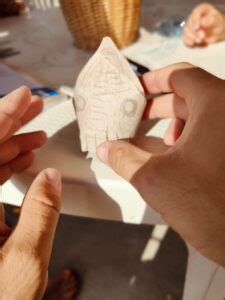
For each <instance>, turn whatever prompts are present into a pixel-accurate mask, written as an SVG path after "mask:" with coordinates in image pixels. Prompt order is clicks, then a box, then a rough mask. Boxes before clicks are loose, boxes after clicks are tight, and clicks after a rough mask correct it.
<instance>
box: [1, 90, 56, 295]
mask: <svg viewBox="0 0 225 300" xmlns="http://www.w3.org/2000/svg"><path fill="white" fill-rule="evenodd" d="M42 107H43V101H42V99H40V98H39V97H36V96H34V97H32V95H31V92H30V90H29V89H28V88H26V87H22V88H20V89H18V90H16V91H14V92H13V93H11V94H9V95H8V96H6V97H5V98H3V99H0V185H1V184H3V183H4V182H5V181H6V180H7V179H9V178H10V177H11V175H12V174H13V173H15V172H20V171H22V170H24V169H25V168H26V167H28V166H29V165H30V164H31V163H32V161H33V158H34V154H33V150H34V149H36V148H38V147H41V146H42V145H43V144H44V143H45V142H46V135H45V133H44V132H42V131H40V132H34V133H29V134H20V135H14V133H16V131H17V130H18V129H19V128H20V127H21V126H23V125H24V124H26V123H27V122H29V121H30V120H32V119H33V118H34V117H35V116H37V115H38V114H39V113H40V112H41V111H42ZM60 205H61V176H60V174H59V172H57V171H56V170H54V169H47V170H45V171H43V172H41V173H40V174H39V175H38V176H37V178H36V179H35V181H34V182H33V184H32V185H31V187H30V189H29V191H28V193H27V194H26V197H25V200H24V202H23V205H22V210H21V215H20V218H19V222H18V224H17V226H16V227H15V228H13V230H12V229H11V228H9V227H8V226H7V225H6V224H5V222H4V214H3V213H2V211H3V210H2V208H3V207H2V205H1V204H0V253H1V255H0V299H15V300H16V299H18V300H19V299H42V297H43V294H44V291H45V288H46V281H47V277H48V264H49V259H50V255H51V249H52V243H53V239H54V234H55V229H56V225H57V222H58V216H59V211H60Z"/></svg>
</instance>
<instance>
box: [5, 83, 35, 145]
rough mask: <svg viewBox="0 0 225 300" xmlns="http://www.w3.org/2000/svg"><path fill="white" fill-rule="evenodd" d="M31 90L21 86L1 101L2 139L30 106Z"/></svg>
mask: <svg viewBox="0 0 225 300" xmlns="http://www.w3.org/2000/svg"><path fill="white" fill-rule="evenodd" d="M30 101H31V91H30V90H29V88H27V87H25V86H24V87H21V88H19V89H17V90H15V91H13V92H12V93H10V94H8V95H7V96H5V97H4V98H3V99H1V101H0V129H1V130H0V141H1V140H2V139H3V138H4V137H5V136H6V135H7V133H8V132H9V131H10V129H11V127H12V126H13V124H14V123H15V122H16V121H17V120H19V119H20V118H21V117H22V116H23V114H24V113H25V112H26V110H27V109H28V107H29V104H30Z"/></svg>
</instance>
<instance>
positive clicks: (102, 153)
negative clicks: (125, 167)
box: [97, 142, 109, 164]
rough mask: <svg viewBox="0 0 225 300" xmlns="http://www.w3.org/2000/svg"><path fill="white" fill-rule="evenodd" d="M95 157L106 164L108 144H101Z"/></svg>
mask: <svg viewBox="0 0 225 300" xmlns="http://www.w3.org/2000/svg"><path fill="white" fill-rule="evenodd" d="M97 156H98V158H99V159H100V160H101V161H102V162H103V163H105V164H108V161H109V160H108V156H109V142H106V143H103V144H101V145H100V146H99V147H98V148H97Z"/></svg>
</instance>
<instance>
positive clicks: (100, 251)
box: [7, 209, 187, 300]
mask: <svg viewBox="0 0 225 300" xmlns="http://www.w3.org/2000/svg"><path fill="white" fill-rule="evenodd" d="M7 219H8V221H9V222H10V223H11V224H13V223H15V220H16V216H15V214H12V212H11V211H10V210H9V209H7ZM151 231H152V227H151V226H147V225H141V226H136V225H125V224H121V223H117V222H109V221H95V220H91V219H84V218H76V217H69V216H61V218H60V222H59V226H58V229H57V234H56V238H55V242H54V248H53V255H52V260H51V266H50V276H52V277H53V276H55V275H57V274H58V273H59V272H60V271H61V270H62V269H63V268H65V267H70V268H75V269H76V270H77V271H78V273H79V274H80V276H81V278H82V282H83V284H82V289H81V292H80V295H79V297H78V300H181V298H182V292H183V286H184V278H185V271H186V264H187V249H186V246H185V244H184V243H183V241H182V240H181V239H180V238H179V237H178V235H177V234H175V233H174V232H173V231H172V230H169V232H168V233H167V235H166V237H165V239H164V240H163V241H162V243H161V246H160V249H159V251H158V253H157V255H156V257H155V258H154V259H153V260H152V261H145V262H142V261H141V256H142V253H143V251H144V249H145V246H146V243H147V242H148V240H149V237H150V234H151Z"/></svg>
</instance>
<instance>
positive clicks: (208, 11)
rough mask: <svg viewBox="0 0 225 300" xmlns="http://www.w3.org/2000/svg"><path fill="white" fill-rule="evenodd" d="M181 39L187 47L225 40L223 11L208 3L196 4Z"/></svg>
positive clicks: (224, 15) (224, 16)
mask: <svg viewBox="0 0 225 300" xmlns="http://www.w3.org/2000/svg"><path fill="white" fill-rule="evenodd" d="M183 40H184V43H185V44H186V45H187V46H189V47H194V46H204V45H209V44H213V43H216V42H219V41H223V40H225V13H223V12H221V11H219V10H218V9H216V8H215V7H214V6H213V5H211V4H209V3H201V4H199V5H197V6H196V7H195V8H194V9H193V11H192V12H191V14H190V16H189V18H188V20H187V23H186V25H185V27H184V34H183Z"/></svg>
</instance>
